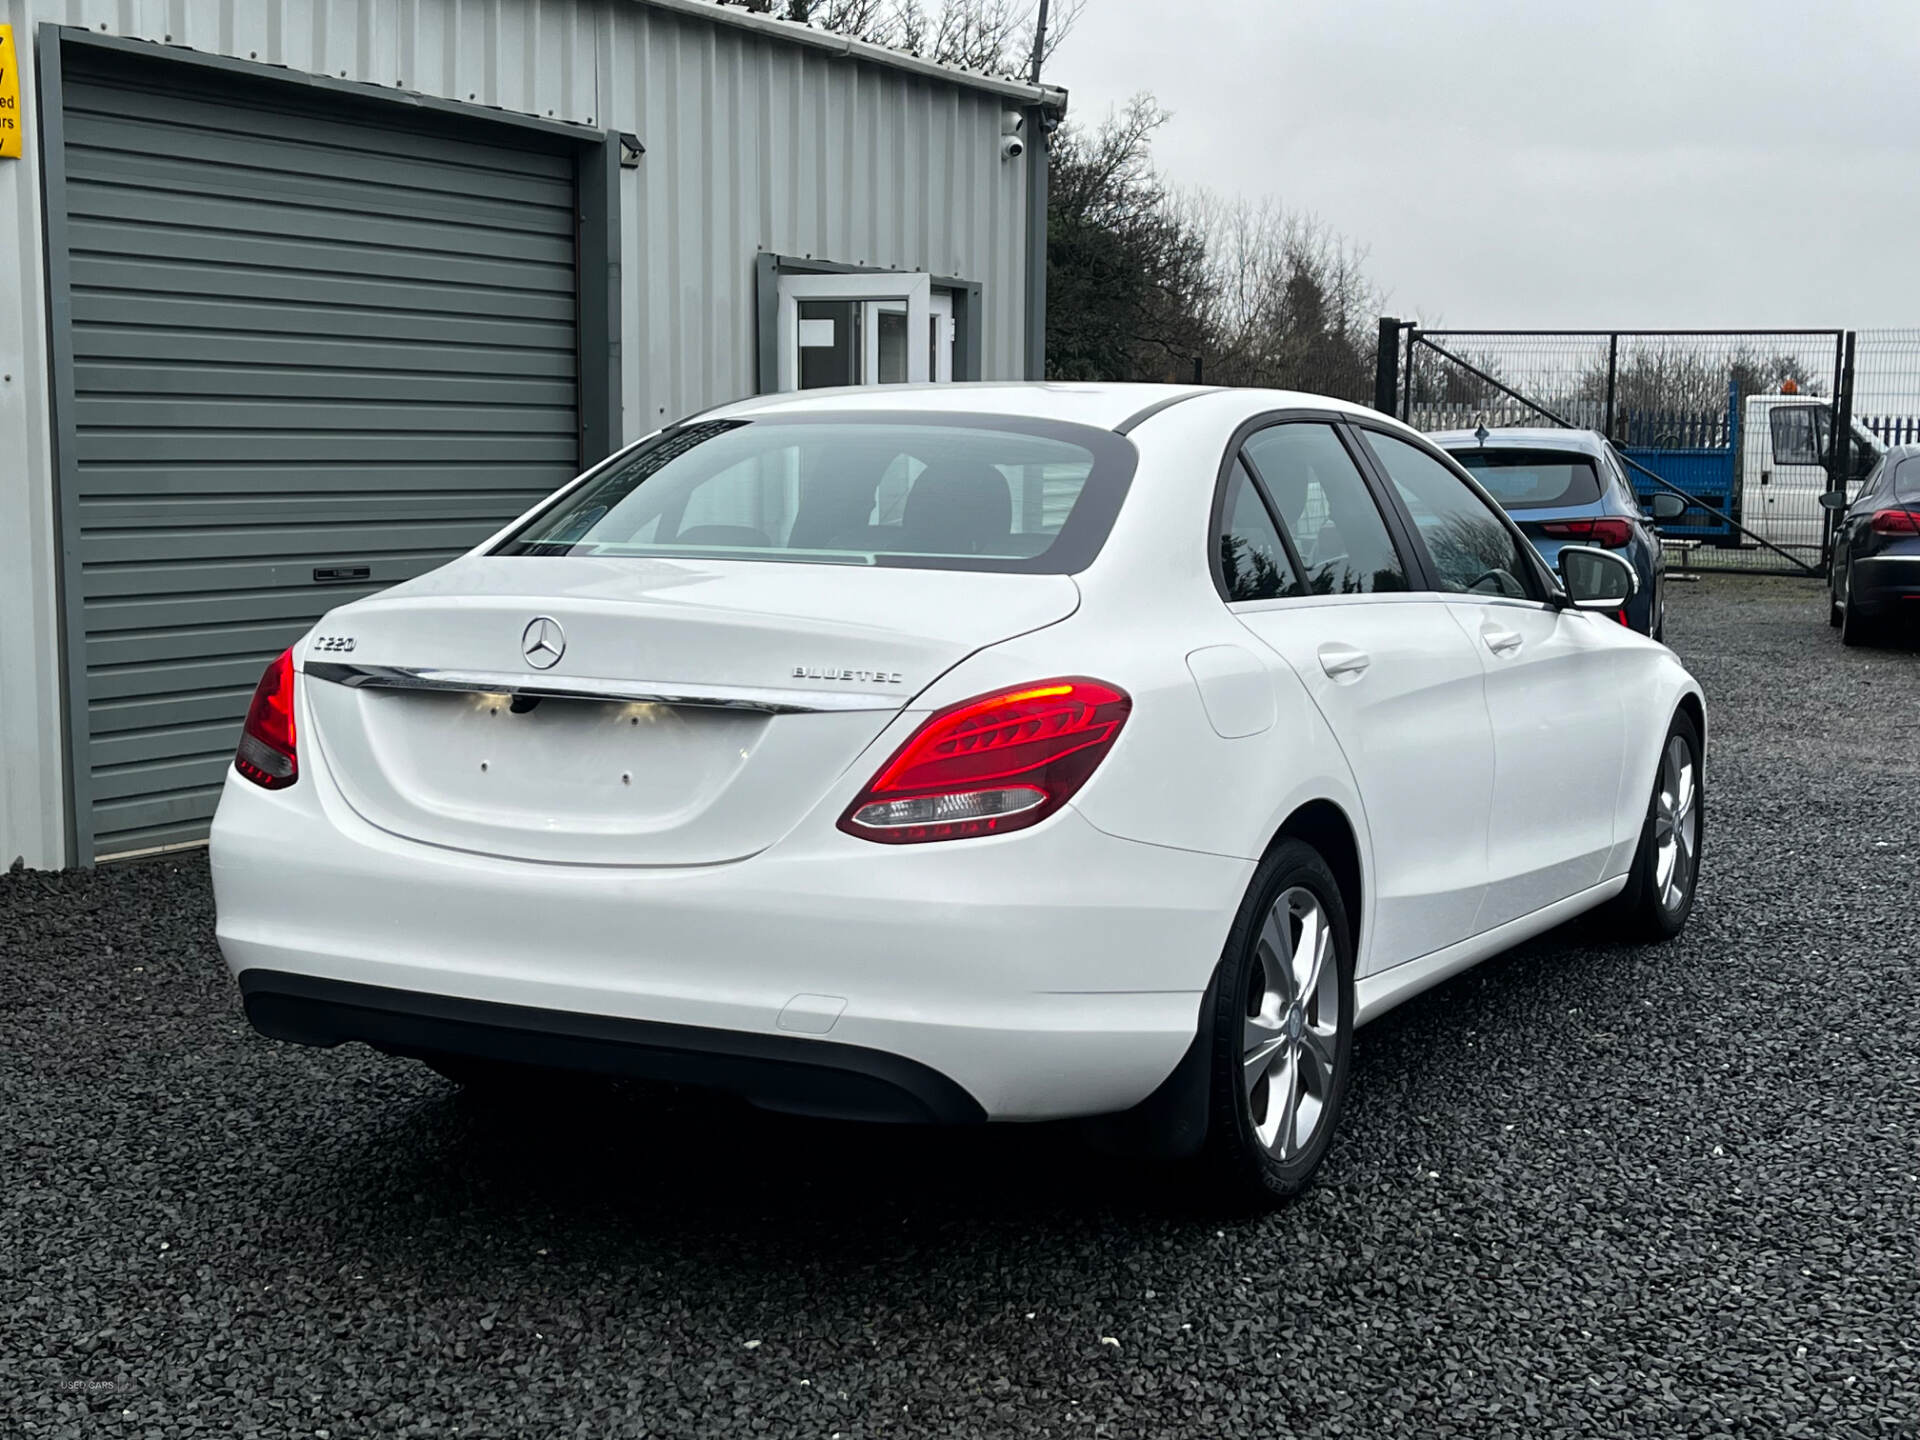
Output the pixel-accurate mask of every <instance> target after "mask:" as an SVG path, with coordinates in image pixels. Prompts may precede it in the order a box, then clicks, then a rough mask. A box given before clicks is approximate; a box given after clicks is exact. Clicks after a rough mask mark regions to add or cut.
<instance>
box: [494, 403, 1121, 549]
mask: <svg viewBox="0 0 1920 1440" xmlns="http://www.w3.org/2000/svg"><path fill="white" fill-rule="evenodd" d="M1134 458H1135V457H1134V449H1133V446H1132V445H1131V444H1130V443H1129V442H1128V441H1126V440H1124V439H1122V438H1121V437H1120V436H1118V435H1115V434H1113V433H1112V432H1110V431H1106V430H1095V429H1091V428H1089V427H1086V426H1080V425H1067V424H1060V423H1056V422H1051V421H1043V420H1029V419H1024V418H1013V417H1007V416H997V415H996V416H969V415H952V414H945V413H938V414H936V413H915V414H902V413H900V412H886V413H883V414H851V413H848V412H839V413H836V414H832V415H818V416H814V415H807V416H791V415H788V416H774V417H768V418H764V419H740V420H706V421H695V422H692V423H689V424H685V425H677V426H674V427H672V428H671V429H668V430H664V431H662V432H661V433H660V434H659V435H657V436H654V437H653V438H652V439H651V440H648V441H646V442H644V443H642V444H641V445H639V446H637V447H635V448H634V449H633V450H631V451H628V452H627V453H626V454H624V455H621V456H619V457H617V458H616V459H614V460H613V461H612V462H610V463H609V464H608V465H607V466H606V467H605V468H604V469H602V470H601V471H600V472H599V473H598V474H596V475H593V476H591V477H590V478H589V479H587V480H586V481H585V482H584V483H583V484H581V485H579V486H577V487H575V488H574V489H572V490H571V491H569V492H567V493H566V494H564V495H562V496H561V497H560V498H559V500H558V501H557V502H556V503H554V504H553V505H551V506H549V507H547V508H546V509H544V510H542V511H540V512H537V513H536V514H535V515H534V516H533V518H532V519H531V520H529V521H528V523H527V524H525V525H524V526H522V527H521V528H520V530H519V531H518V532H517V533H515V534H514V535H513V536H512V537H511V538H510V539H508V540H507V541H506V542H504V543H503V544H501V545H500V546H498V547H497V548H496V550H495V552H494V553H496V554H502V555H612V556H679V557H682V558H689V557H704V558H711V559H728V560H784V561H801V562H809V563H815V564H835V565H901V566H917V567H921V568H926V569H937V570H1005V571H1023V572H1028V573H1040V574H1070V573H1072V572H1074V571H1077V570H1082V569H1085V568H1086V566H1087V565H1088V564H1089V563H1090V562H1091V561H1092V560H1093V557H1094V556H1095V555H1096V554H1098V553H1099V550H1100V546H1101V545H1102V544H1103V543H1104V542H1105V540H1106V537H1107V532H1108V531H1109V530H1110V529H1111V528H1112V525H1113V519H1114V516H1115V515H1116V514H1117V513H1118V512H1119V508H1120V502H1121V501H1122V499H1123V498H1124V497H1125V495H1126V489H1127V484H1128V481H1129V480H1130V479H1131V478H1132V474H1133V465H1134Z"/></svg>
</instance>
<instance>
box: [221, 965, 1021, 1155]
mask: <svg viewBox="0 0 1920 1440" xmlns="http://www.w3.org/2000/svg"><path fill="white" fill-rule="evenodd" d="M240 993H241V995H242V997H243V998H244V1000H245V1003H246V1009H247V1019H248V1020H249V1021H251V1022H252V1023H253V1028H254V1029H256V1030H258V1031H259V1032H260V1033H261V1034H262V1035H266V1036H269V1037H271V1038H273V1039H275V1040H290V1041H293V1042H294V1043H296V1044H300V1045H321V1046H330V1045H338V1044H341V1043H342V1042H344V1041H348V1040H359V1041H364V1042H365V1043H366V1044H368V1045H371V1046H373V1047H374V1048H375V1049H377V1050H385V1051H387V1052H389V1053H390V1054H395V1055H411V1056H426V1055H469V1056H476V1057H479V1058H481V1059H487V1060H506V1061H512V1062H515V1063H517V1064H524V1065H538V1066H544V1067H549V1068H552V1069H557V1070H589V1071H594V1072H597V1073H599V1074H604V1075H617V1076H631V1077H634V1078H639V1079H647V1080H667V1081H672V1082H674V1083H677V1084H684V1085H697V1086H701V1087H703V1088H706V1089H712V1090H727V1091H731V1092H733V1093H734V1094H737V1095H743V1096H745V1097H746V1098H747V1099H749V1100H751V1101H753V1102H754V1103H755V1104H759V1105H765V1106H767V1107H769V1108H771V1109H776V1110H789V1111H795V1112H798V1113H802V1114H808V1115H823V1116H831V1117H834V1118H837V1119H848V1120H884V1121H896V1122H901V1121H904V1122H909V1123H935V1124H971V1123H977V1122H979V1121H982V1120H985V1119H986V1118H987V1116H986V1111H984V1110H983V1109H981V1107H980V1102H979V1101H977V1100H975V1099H974V1098H973V1097H972V1096H971V1095H969V1094H968V1093H967V1092H966V1091H965V1090H964V1089H962V1088H961V1087H960V1086H959V1085H958V1084H956V1083H955V1082H954V1081H952V1080H950V1079H948V1078H947V1077H946V1076H945V1075H942V1074H941V1073H940V1072H939V1071H937V1070H934V1069H932V1068H930V1067H928V1066H926V1065H922V1064H921V1063H920V1062H919V1061H917V1060H908V1059H906V1058H905V1057H904V1056H900V1055H890V1054H888V1053H887V1052H886V1051H884V1050H869V1049H867V1048H865V1047H863V1046H859V1045H842V1044H838V1043H836V1042H833V1041H827V1040H806V1039H801V1038H799V1037H797V1036H785V1035H756V1034H752V1033H749V1032H746V1031H738V1030H710V1029H705V1028H703V1027H700V1026H695V1025H667V1024H662V1023H659V1022H656V1021H651V1020H629V1019H625V1018H622V1017H619V1016H612V1015H582V1014H578V1013H575V1012H573V1011H567V1010H544V1009H540V1008H538V1007H536V1006H528V1005H502V1004H499V1003H496V1002H494V1001H490V1000H467V999H462V998H459V997H457V996H451V995H429V994H422V993H420V992H418V991H413V990H396V989H391V988H389V987H387V986H383V985H359V984H354V983H352V982H349V981H345V980H328V979H322V978H319V977H317V976H312V975H293V974H288V973H285V972H283V971H278V970H243V971H241V973H240Z"/></svg>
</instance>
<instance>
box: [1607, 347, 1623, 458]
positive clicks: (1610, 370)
mask: <svg viewBox="0 0 1920 1440" xmlns="http://www.w3.org/2000/svg"><path fill="white" fill-rule="evenodd" d="M1619 380H1620V336H1619V335H1618V333H1615V334H1612V335H1609V336H1607V428H1606V432H1605V433H1606V437H1607V443H1608V444H1609V445H1612V444H1615V443H1617V441H1618V438H1619V437H1617V436H1616V435H1615V434H1614V433H1613V395H1614V389H1615V387H1616V386H1617V385H1618V384H1619Z"/></svg>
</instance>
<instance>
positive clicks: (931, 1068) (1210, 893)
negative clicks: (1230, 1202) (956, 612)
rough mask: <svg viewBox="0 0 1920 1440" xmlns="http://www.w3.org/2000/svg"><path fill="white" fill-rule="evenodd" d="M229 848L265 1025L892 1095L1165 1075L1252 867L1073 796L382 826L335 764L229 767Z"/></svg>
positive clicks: (1062, 1090) (238, 945) (1066, 1099)
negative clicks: (601, 830) (939, 840)
mask: <svg viewBox="0 0 1920 1440" xmlns="http://www.w3.org/2000/svg"><path fill="white" fill-rule="evenodd" d="M302 758H303V760H304V758H305V757H304V756H303V757H302ZM816 818H818V817H816ZM211 855H212V867H213V881H214V890H215V898H216V903H217V906H218V921H217V934H218V938H219V943H220V947H221V950H222V953H223V954H224V956H225V958H226V961H227V964H228V967H229V969H230V970H231V971H232V972H233V974H234V975H235V976H236V977H238V978H239V981H240V985H241V989H242V991H243V994H244V995H245V996H246V1001H247V1009H248V1014H249V1016H250V1017H251V1018H252V1019H253V1020H254V1023H255V1024H256V1026H257V1027H258V1028H259V1029H261V1030H262V1031H263V1032H264V1033H266V1034H269V1035H273V1036H276V1037H277V1038H281V1039H288V1040H298V1041H304V1042H306V1043H314V1044H333V1043H338V1042H340V1041H343V1040H364V1041H367V1042H369V1043H372V1044H375V1045H377V1046H380V1047H382V1048H385V1049H389V1050H394V1051H396V1052H398V1053H404V1054H419V1053H422V1052H424V1051H429V1050H432V1051H445V1052H450V1053H460V1054H474V1055H482V1056H488V1057H492V1058H500V1059H529V1060H533V1061H534V1062H535V1063H546V1064H555V1065H561V1066H571V1067H579V1068H586V1069H597V1070H612V1071H617V1072H621V1073H629V1074H642V1075H654V1076H658V1077H660V1078H668V1079H681V1080H686V1081H689V1082H692V1083H700V1084H708V1085H714V1086H717V1087H719V1088H722V1089H729V1090H735V1091H738V1092H739V1093H743V1094H746V1095H748V1096H749V1097H750V1098H753V1099H756V1100H759V1101H761V1102H763V1103H767V1104H772V1105H776V1106H779V1105H783V1104H784V1105H785V1106H786V1108H799V1109H808V1110H813V1111H818V1112H823V1113H835V1114H867V1115H870V1116H872V1117H873V1118H893V1119H901V1118H928V1119H965V1118H976V1119H977V1118H987V1119H1021V1120H1025V1119H1051V1118H1062V1117H1067V1116H1077V1115H1096V1114H1108V1113H1112V1112H1116V1111H1121V1110H1125V1109H1128V1108H1129V1107H1131V1106H1133V1105H1135V1104H1137V1103H1138V1102H1139V1101H1141V1100H1143V1099H1145V1098H1146V1097H1147V1096H1148V1095H1150V1094H1151V1093H1152V1092H1153V1091H1154V1089H1155V1088H1156V1087H1157V1086H1158V1085H1159V1084H1160V1082H1161V1081H1162V1080H1164V1079H1165V1078H1166V1077H1167V1076H1168V1075H1169V1074H1170V1073H1171V1072H1172V1071H1173V1069H1174V1067H1175V1066H1176V1065H1177V1064H1178V1063H1179V1061H1180V1059H1181V1057H1182V1055H1183V1054H1184V1053H1185V1052H1186V1050H1187V1049H1188V1047H1189V1045H1190V1044H1191V1042H1192V1040H1193V1038H1194V1035H1195V1033H1196V1029H1197V1025H1198V1019H1199V1014H1200V1006H1201V997H1202V992H1203V991H1204V990H1205V988H1206V986H1207V983H1208V981H1209V979H1210V978H1211V976H1212V972H1213V969H1214V967H1215V964H1216V963H1217V961H1218V959H1219V954H1220V948H1221V946H1222V944H1223V943H1224V940H1225V936H1226V931H1227V928H1228V926H1229V924H1230V923H1231V919H1232V915H1233V912H1234V910H1235V908H1236V907H1237V905H1238V904H1239V901H1240V899H1241V897H1242V895H1243V893H1244V891H1245V887H1246V885H1247V882H1248V880H1249V878H1250V876H1251V873H1252V869H1253V862H1252V861H1251V860H1245V859H1235V858H1230V857H1225V856H1216V855H1202V854H1196V853H1194V852H1191V851H1184V850H1171V849H1166V848H1162V847H1157V846H1151V845H1144V844H1140V843H1137V842H1134V841H1128V840H1121V839H1116V838H1114V837H1112V836H1109V835H1107V834H1105V833H1104V832H1102V831H1100V830H1097V829H1095V828H1094V827H1093V826H1092V825H1091V824H1090V823H1089V822H1088V821H1086V820H1085V819H1084V818H1083V817H1082V816H1081V815H1080V814H1079V813H1078V812H1077V811H1074V810H1073V809H1071V808H1068V809H1066V810H1063V811H1062V812H1061V813H1060V814H1058V815H1057V816H1055V817H1053V818H1052V819H1050V820H1048V821H1047V822H1045V823H1043V824H1041V825H1039V826H1036V827H1034V828H1033V829H1031V830H1027V831H1021V832H1017V833H1015V834H1012V835H1007V836H1002V837H996V838H994V839H990V840H979V841H960V842H951V843H948V844H943V845H921V846H879V845H870V844H867V843H865V842H863V841H860V840H856V839H853V838H852V837H850V836H845V835H842V834H841V833H840V832H839V831H838V830H835V829H834V828H833V827H832V824H831V817H827V818H826V819H824V820H821V821H820V823H819V824H818V825H812V824H807V825H803V826H802V827H801V828H800V830H798V831H796V832H795V834H793V835H790V836H789V837H787V838H786V839H785V840H783V841H781V842H780V843H779V844H777V845H775V846H773V847H772V848H771V849H769V850H767V851H765V852H762V853H761V854H760V855H758V856H755V857H753V858H751V859H749V860H744V861H740V862H736V863H732V864H727V865H714V866H694V867H682V868H666V867H650V868H634V869H625V868H616V867H607V866H584V865H557V864H545V863H528V862H519V861H509V860H501V859H495V858H490V857H484V856H476V855H471V854H466V853H463V852H457V851H451V850H444V849H440V848H438V847H434V846H428V845H422V844H418V843H415V842H412V841H407V840H402V839H400V838H398V837H395V836H392V835H390V834H387V833H386V832H384V831H381V830H378V829H375V828H374V827H372V826H370V825H368V824H367V823H366V822H365V821H362V820H360V819H359V818H358V817H357V816H355V815H354V814H353V813H352V812H351V811H350V810H347V809H346V807H345V806H344V805H343V804H341V803H339V800H338V796H337V794H334V793H332V792H331V790H330V786H329V785H328V783H327V780H326V777H325V773H324V770H323V768H322V767H321V766H319V765H316V766H314V767H313V769H312V770H307V769H305V767H303V774H302V777H301V783H300V784H298V785H295V786H293V787H291V788H289V789H287V790H281V791H272V792H270V791H266V790H261V789H259V788H257V787H255V786H253V785H251V784H249V783H248V782H246V781H244V780H242V779H239V778H238V777H236V776H232V775H230V776H229V779H228V781H227V790H226V793H225V795H224V796H223V798H222V801H221V805H220V809H219V812H218V814H217V815H216V817H215V820H214V827H213V841H212V851H211ZM342 987H345V988H342ZM475 1007H480V1008H475ZM543 1057H544V1058H543ZM875 1057H878V1058H875ZM849 1076H852V1077H864V1078H856V1079H853V1080H849V1079H848V1078H847V1077H849ZM836 1077H838V1078H836Z"/></svg>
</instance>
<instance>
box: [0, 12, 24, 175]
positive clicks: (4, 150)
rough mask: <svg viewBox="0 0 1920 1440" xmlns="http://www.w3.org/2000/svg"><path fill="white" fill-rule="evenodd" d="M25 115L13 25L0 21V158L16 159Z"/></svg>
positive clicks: (18, 54)
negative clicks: (21, 108) (21, 102)
mask: <svg viewBox="0 0 1920 1440" xmlns="http://www.w3.org/2000/svg"><path fill="white" fill-rule="evenodd" d="M26 124H27V118H26V116H25V115H24V114H22V113H21V110H20V52H19V51H17V50H15V49H14V48H13V27H12V26H11V25H0V160H18V159H19V158H20V146H21V142H22V141H24V140H25V139H26V133H27V132H26Z"/></svg>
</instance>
